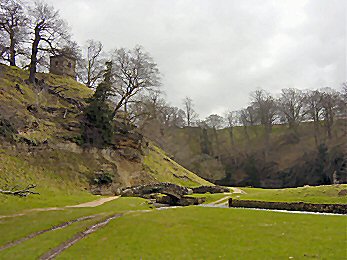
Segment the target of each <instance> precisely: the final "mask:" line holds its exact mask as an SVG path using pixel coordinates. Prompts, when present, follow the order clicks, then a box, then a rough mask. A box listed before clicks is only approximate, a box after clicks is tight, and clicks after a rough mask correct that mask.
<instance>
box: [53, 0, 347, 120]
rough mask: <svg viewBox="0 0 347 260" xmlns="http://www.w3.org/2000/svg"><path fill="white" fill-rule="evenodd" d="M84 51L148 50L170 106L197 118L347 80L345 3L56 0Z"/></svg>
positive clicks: (301, 0) (317, 0)
mask: <svg viewBox="0 0 347 260" xmlns="http://www.w3.org/2000/svg"><path fill="white" fill-rule="evenodd" d="M49 2H50V3H52V4H53V5H54V6H55V7H56V8H58V9H60V10H61V15H62V16H63V17H64V18H65V19H66V20H67V21H68V23H69V24H70V26H71V27H72V30H73V33H74V35H75V38H76V40H77V41H78V42H79V43H80V44H83V42H84V41H85V40H87V39H90V38H94V39H97V40H100V41H102V42H103V44H104V45H105V47H106V48H107V49H111V48H117V47H133V46H134V45H136V44H141V45H143V46H144V47H145V49H146V50H147V51H149V52H150V53H151V55H152V56H153V57H154V59H155V61H156V62H157V63H158V65H159V67H160V69H161V71H162V73H163V75H164V77H163V88H164V89H165V91H166V93H167V95H166V96H167V99H168V100H169V101H170V102H171V103H172V104H173V105H176V106H181V105H182V99H183V98H184V97H185V96H190V97H191V98H192V99H193V101H194V103H195V105H196V110H197V112H198V113H199V114H200V115H201V116H202V117H205V116H207V115H208V114H211V113H216V112H218V113H222V112H223V111H224V110H227V109H229V110H235V109H240V108H241V107H244V106H246V105H247V103H248V99H249V92H250V91H252V90H255V89H256V88H257V87H262V88H264V89H266V90H268V91H270V92H273V93H276V92H279V91H280V89H281V88H285V87H297V88H300V89H306V88H319V87H325V86H330V87H334V88H339V87H340V84H341V83H342V82H344V81H346V18H345V17H346V2H345V1H343V0H329V1H327V0H306V1H305V0H287V1H286V0H283V1H278V0H265V1H256V0H233V1H227V0H225V1H222V0H217V1H209V0H176V1H167V0H146V1H144V0H122V1H121V0H118V1H111V0H104V1H92V0H74V1H71V0H69V1H67V0H60V1H54V0H49Z"/></svg>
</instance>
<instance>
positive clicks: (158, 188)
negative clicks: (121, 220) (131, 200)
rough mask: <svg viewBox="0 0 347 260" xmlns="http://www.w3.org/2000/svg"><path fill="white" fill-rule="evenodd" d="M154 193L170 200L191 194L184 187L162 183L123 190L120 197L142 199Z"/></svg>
mask: <svg viewBox="0 0 347 260" xmlns="http://www.w3.org/2000/svg"><path fill="white" fill-rule="evenodd" d="M155 193H161V194H165V195H168V196H170V197H171V198H172V199H175V200H180V199H182V197H183V196H184V195H188V194H192V193H193V192H192V190H191V189H188V188H186V187H182V186H179V185H176V184H172V183H167V182H162V183H155V184H147V185H140V186H135V187H129V188H125V189H123V190H122V192H121V195H122V196H124V197H134V196H135V197H143V196H146V195H149V194H155Z"/></svg>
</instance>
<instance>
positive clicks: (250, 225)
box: [58, 207, 347, 259]
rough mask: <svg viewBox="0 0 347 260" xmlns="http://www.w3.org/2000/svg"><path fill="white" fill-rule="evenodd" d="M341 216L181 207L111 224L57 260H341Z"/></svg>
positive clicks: (343, 218)
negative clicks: (309, 259)
mask: <svg viewBox="0 0 347 260" xmlns="http://www.w3.org/2000/svg"><path fill="white" fill-rule="evenodd" d="M346 220H347V219H346V216H321V215H305V214H290V213H279V212H270V211H254V210H246V209H221V208H202V207H186V208H177V209H168V210H162V211H157V210H156V211H153V212H149V213H146V214H140V213H138V214H136V213H134V214H132V215H127V216H124V217H121V218H119V219H115V220H113V221H112V222H111V223H110V224H109V225H107V226H106V227H105V228H103V229H101V230H99V231H98V232H96V233H94V234H91V235H90V236H88V237H86V238H85V239H83V240H82V241H80V242H79V243H77V244H75V245H74V246H72V247H71V248H69V249H67V250H66V251H64V252H63V253H62V254H61V255H60V256H58V259H218V258H221V259H291V258H292V259H303V258H310V257H311V258H319V259H345V258H346V250H345V245H346V232H345V230H346Z"/></svg>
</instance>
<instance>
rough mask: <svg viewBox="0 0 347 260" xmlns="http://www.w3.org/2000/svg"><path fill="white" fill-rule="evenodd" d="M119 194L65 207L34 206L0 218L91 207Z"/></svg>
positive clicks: (112, 198) (115, 197)
mask: <svg viewBox="0 0 347 260" xmlns="http://www.w3.org/2000/svg"><path fill="white" fill-rule="evenodd" d="M118 198H119V196H112V197H107V198H101V199H97V200H93V201H90V202H86V203H82V204H77V205H71V206H65V207H50V208H36V209H28V210H25V211H23V212H22V213H16V214H12V215H0V219H3V218H13V217H20V216H24V215H27V214H28V213H31V212H41V211H52V210H65V209H68V208H93V207H97V206H100V205H102V204H104V203H106V202H109V201H112V200H115V199H118Z"/></svg>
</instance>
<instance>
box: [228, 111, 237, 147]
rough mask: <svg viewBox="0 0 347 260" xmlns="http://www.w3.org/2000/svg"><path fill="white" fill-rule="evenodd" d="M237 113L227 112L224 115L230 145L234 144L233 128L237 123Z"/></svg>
mask: <svg viewBox="0 0 347 260" xmlns="http://www.w3.org/2000/svg"><path fill="white" fill-rule="evenodd" d="M237 113H238V112H237V111H228V112H226V113H225V120H226V122H227V124H228V128H229V136H230V142H231V144H232V145H234V144H235V138H234V127H235V125H236V124H237V123H238V115H237Z"/></svg>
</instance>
